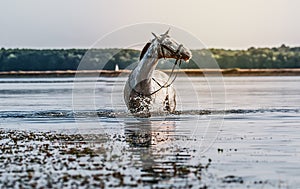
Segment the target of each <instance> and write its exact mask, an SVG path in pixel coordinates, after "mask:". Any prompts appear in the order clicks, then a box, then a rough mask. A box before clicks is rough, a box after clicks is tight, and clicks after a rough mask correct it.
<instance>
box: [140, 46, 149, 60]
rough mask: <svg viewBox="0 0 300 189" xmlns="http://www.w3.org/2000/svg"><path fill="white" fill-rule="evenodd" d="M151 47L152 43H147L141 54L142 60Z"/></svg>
mask: <svg viewBox="0 0 300 189" xmlns="http://www.w3.org/2000/svg"><path fill="white" fill-rule="evenodd" d="M150 45H151V43H147V44H146V45H145V46H144V48H143V50H142V52H141V55H140V60H142V59H143V57H144V55H145V53H146V52H147V50H148V49H149V47H150Z"/></svg>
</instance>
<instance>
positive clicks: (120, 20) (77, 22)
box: [0, 0, 300, 49]
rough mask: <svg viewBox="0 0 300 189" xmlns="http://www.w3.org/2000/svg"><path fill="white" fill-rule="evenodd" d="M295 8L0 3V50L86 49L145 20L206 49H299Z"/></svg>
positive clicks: (240, 1)
mask: <svg viewBox="0 0 300 189" xmlns="http://www.w3.org/2000/svg"><path fill="white" fill-rule="evenodd" d="M299 7H300V1H299V0H151V1H150V0H109V1H108V0H1V2H0V47H4V48H89V47H91V45H92V44H93V43H95V41H97V40H98V39H99V38H101V37H103V36H105V35H107V34H109V33H110V32H112V31H115V30H118V29H119V28H122V27H125V26H128V25H134V24H137V23H145V22H146V23H152V22H154V23H164V24H167V25H172V26H174V27H179V28H182V29H183V30H185V31H188V32H189V33H191V34H193V35H194V36H195V37H197V38H198V39H199V40H201V41H202V42H203V43H204V44H205V45H206V46H207V47H209V48H226V49H246V48H249V47H252V46H254V47H276V46H280V45H281V44H286V45H288V46H300V22H299V19H300V11H299ZM149 33H150V31H149ZM132 35H133V36H132V37H134V35H135V33H133V34H132ZM118 40H120V39H118ZM114 44H115V45H116V46H117V44H118V41H115V43H114Z"/></svg>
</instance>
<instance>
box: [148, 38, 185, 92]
mask: <svg viewBox="0 0 300 189" xmlns="http://www.w3.org/2000/svg"><path fill="white" fill-rule="evenodd" d="M161 43H162V42H160V43H159V44H160V49H161V52H162V54H163V58H164V59H166V57H165V52H164V48H165V49H167V50H168V51H169V52H171V53H172V54H173V55H175V57H176V60H175V62H174V65H173V68H172V71H171V74H170V75H169V78H168V80H167V81H166V82H165V83H164V84H163V85H161V84H160V83H159V82H158V81H156V79H154V78H152V80H153V81H155V83H156V84H157V85H158V86H159V87H160V88H159V89H157V90H156V91H154V92H152V93H151V94H150V96H151V95H154V94H155V93H157V92H159V91H160V90H162V89H163V88H168V87H170V86H171V85H172V84H173V83H174V81H175V79H176V78H177V75H178V71H177V72H176V75H175V76H174V77H173V79H172V81H171V82H170V83H169V81H170V79H171V77H172V75H173V74H174V70H175V66H176V65H177V63H178V60H179V65H178V67H180V65H181V55H180V53H179V52H180V49H181V48H182V47H183V45H182V44H180V45H179V46H178V48H177V50H176V51H175V52H174V51H173V49H171V48H169V47H168V46H166V45H164V44H161ZM178 69H179V68H178Z"/></svg>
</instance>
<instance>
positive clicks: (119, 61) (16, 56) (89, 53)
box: [0, 45, 300, 72]
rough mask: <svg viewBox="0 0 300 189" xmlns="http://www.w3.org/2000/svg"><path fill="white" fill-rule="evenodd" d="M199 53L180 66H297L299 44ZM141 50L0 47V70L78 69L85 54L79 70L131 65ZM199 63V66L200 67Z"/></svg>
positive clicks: (165, 66)
mask: <svg viewBox="0 0 300 189" xmlns="http://www.w3.org/2000/svg"><path fill="white" fill-rule="evenodd" d="M192 53H193V55H194V56H199V57H201V60H200V63H199V62H198V65H197V64H196V63H195V62H194V61H193V59H192V60H191V61H190V62H189V63H188V64H182V65H181V68H182V69H199V68H201V69H211V68H216V67H215V65H214V66H212V65H213V64H211V63H210V61H212V60H213V59H212V57H213V58H214V59H215V60H216V61H217V63H218V65H219V67H220V68H221V69H228V68H240V69H278V68H285V69H286V68H289V69H290V68H300V47H288V46H285V45H281V46H280V47H276V48H275V47H274V48H254V47H251V48H249V49H247V50H226V49H202V50H192ZM139 55H140V51H138V50H133V49H89V50H88V49H42V50H40V49H18V48H16V49H5V48H1V49H0V71H1V72H9V71H56V70H77V69H78V66H79V64H80V61H81V60H82V59H83V58H84V59H85V60H86V61H85V64H82V65H80V66H81V67H80V69H81V70H115V67H116V65H118V67H119V69H131V68H133V66H132V65H133V64H134V63H136V62H138V60H139ZM168 61H171V62H172V63H173V62H174V61H173V60H163V61H161V62H160V63H159V65H158V68H159V69H171V68H172V63H167V62H168ZM199 65H200V67H199Z"/></svg>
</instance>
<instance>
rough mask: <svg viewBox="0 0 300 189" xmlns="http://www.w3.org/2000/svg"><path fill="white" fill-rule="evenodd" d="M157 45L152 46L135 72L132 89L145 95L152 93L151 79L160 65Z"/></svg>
mask: <svg viewBox="0 0 300 189" xmlns="http://www.w3.org/2000/svg"><path fill="white" fill-rule="evenodd" d="M158 59H159V58H158V52H157V45H156V44H152V45H151V46H150V47H149V49H148V50H147V52H146V53H145V55H144V57H143V58H142V60H141V61H140V62H139V64H138V66H137V67H136V68H135V69H134V70H133V74H132V82H133V83H131V84H132V87H134V88H135V90H136V91H138V92H141V93H143V94H150V93H151V79H152V75H153V72H154V70H155V68H156V66H157V63H158Z"/></svg>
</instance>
